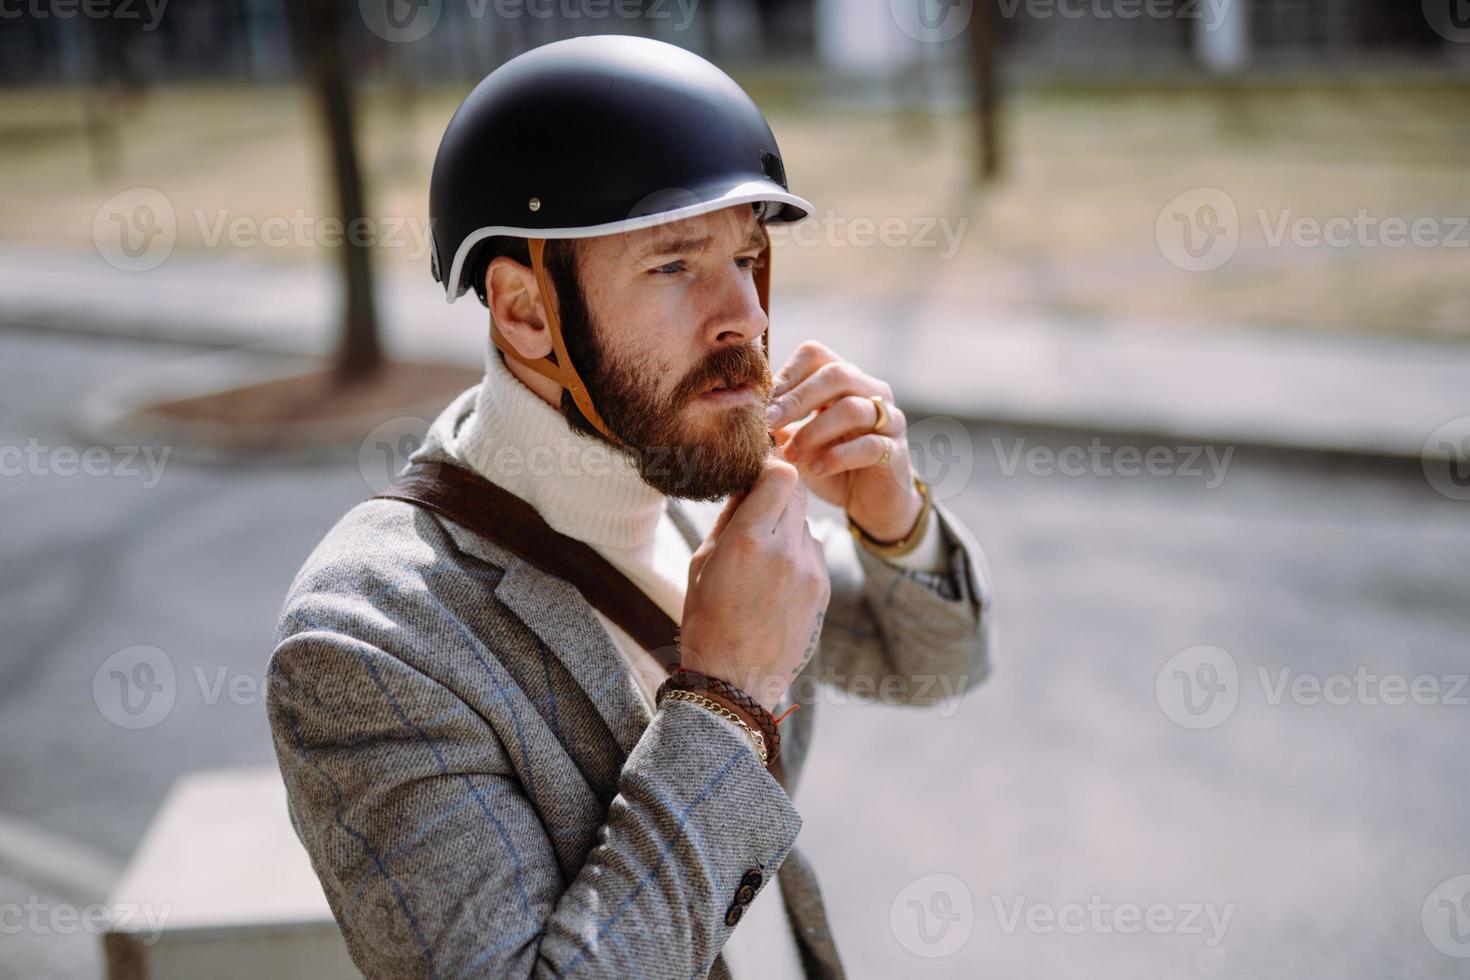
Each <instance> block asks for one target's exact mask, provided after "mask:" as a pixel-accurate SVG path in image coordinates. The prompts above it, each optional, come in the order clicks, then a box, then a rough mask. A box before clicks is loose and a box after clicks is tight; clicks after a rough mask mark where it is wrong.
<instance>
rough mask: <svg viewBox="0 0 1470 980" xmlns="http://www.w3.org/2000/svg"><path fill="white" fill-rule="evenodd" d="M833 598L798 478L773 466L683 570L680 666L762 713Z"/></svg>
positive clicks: (731, 505) (802, 662)
mask: <svg viewBox="0 0 1470 980" xmlns="http://www.w3.org/2000/svg"><path fill="white" fill-rule="evenodd" d="M831 597H832V584H831V581H830V580H829V579H828V577H827V558H826V554H825V552H823V551H822V545H821V542H819V541H818V540H817V539H816V538H815V537H813V536H812V532H811V528H810V527H809V526H808V525H807V521H806V489H805V488H804V487H802V486H801V484H800V482H799V481H798V480H797V475H796V469H795V468H794V467H793V466H791V465H790V464H788V463H783V462H782V461H781V460H779V459H776V458H774V457H769V458H767V459H766V463H765V470H764V471H763V472H762V473H761V475H760V477H759V478H758V479H757V480H756V481H755V485H754V486H753V487H751V489H750V491H749V492H748V493H745V494H734V495H732V496H731V497H730V499H729V500H727V501H726V502H725V509H724V510H723V511H722V512H721V513H720V516H719V519H718V520H717V521H716V522H715V526H714V528H713V529H712V530H711V531H710V533H709V535H708V537H706V538H705V539H704V541H703V542H701V544H700V545H699V547H698V548H696V549H695V551H694V555H693V557H692V558H691V559H690V561H689V589H688V592H687V593H686V594H685V597H684V615H683V618H682V620H681V623H680V630H679V646H680V662H681V663H682V665H683V666H685V667H687V668H689V669H690V670H695V671H698V672H699V673H701V674H708V675H710V676H711V677H718V678H720V679H721V680H725V681H728V682H729V683H731V684H734V685H735V686H736V687H738V688H740V689H741V690H743V691H745V692H746V693H748V694H750V695H751V696H752V697H754V698H755V699H756V700H757V701H759V702H760V703H761V704H762V705H764V706H765V708H766V709H767V710H768V711H770V710H774V709H775V707H776V705H777V704H778V703H780V701H781V698H782V696H783V695H784V694H785V693H786V689H787V688H789V687H790V686H791V682H792V681H793V680H794V679H795V678H796V675H797V674H799V673H801V671H802V669H803V668H804V667H805V666H806V664H807V663H808V662H809V661H810V660H811V658H812V655H813V653H814V652H815V650H816V646H817V637H818V636H819V635H820V633H821V629H822V615H823V613H824V612H825V610H826V608H827V602H828V600H830V599H831Z"/></svg>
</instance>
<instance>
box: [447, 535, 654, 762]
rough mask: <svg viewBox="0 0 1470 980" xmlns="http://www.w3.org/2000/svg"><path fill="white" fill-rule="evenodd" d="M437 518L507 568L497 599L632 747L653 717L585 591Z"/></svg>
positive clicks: (462, 542) (462, 543) (625, 748)
mask: <svg viewBox="0 0 1470 980" xmlns="http://www.w3.org/2000/svg"><path fill="white" fill-rule="evenodd" d="M435 519H436V520H439V522H440V524H441V525H443V527H444V528H445V530H446V531H447V532H448V533H449V535H450V537H452V538H453V539H454V542H455V544H456V545H457V546H458V547H459V548H460V550H461V551H463V552H465V553H466V554H469V555H473V556H474V557H476V558H480V559H482V560H484V561H488V562H490V563H491V564H494V565H498V566H500V567H502V568H504V569H505V574H504V575H502V576H501V578H500V582H499V583H498V584H497V585H496V586H495V598H496V599H498V600H499V601H500V602H501V604H502V605H504V606H505V608H506V609H508V610H510V611H511V612H512V613H514V614H515V615H516V616H517V618H519V619H520V620H521V622H523V623H525V624H526V626H527V627H528V628H529V629H530V630H531V631H532V632H533V633H535V634H536V636H537V637H538V638H539V639H540V640H541V642H542V643H545V644H546V647H547V649H549V650H550V651H551V654H552V656H554V657H556V658H557V659H558V660H560V661H561V663H562V664H563V665H564V666H565V667H566V669H567V672H568V673H570V674H571V675H572V677H573V678H574V679H575V680H576V682H577V684H578V686H580V687H581V688H582V690H583V691H584V692H585V693H586V695H587V697H588V699H589V700H590V701H591V702H592V704H593V706H594V707H595V708H596V709H597V713H598V714H599V715H601V716H602V720H603V722H604V723H605V724H606V725H607V729H608V731H610V732H611V733H612V736H613V738H614V740H616V741H617V743H618V747H619V748H620V749H621V750H622V752H623V754H625V755H626V754H627V753H629V752H631V751H632V750H633V746H634V745H636V744H638V739H640V738H641V737H642V736H643V730H644V729H645V728H646V727H648V723H649V722H651V721H652V720H653V716H652V715H651V714H649V711H648V707H647V706H646V705H645V704H644V702H643V697H642V695H641V694H640V693H639V692H638V687H637V682H636V681H634V679H633V674H632V672H631V671H630V670H629V669H628V666H627V664H626V663H625V662H624V660H623V656H622V653H621V652H620V651H619V650H618V648H617V645H616V644H615V643H613V640H612V637H611V636H610V635H608V632H607V630H606V629H605V628H604V627H603V625H602V623H601V621H599V620H598V619H597V616H596V614H595V613H594V612H593V610H592V606H591V605H590V604H589V603H588V602H587V600H586V599H584V598H583V597H582V594H581V593H580V592H578V591H577V590H576V589H574V588H572V586H570V585H568V584H567V583H566V582H564V581H563V580H561V579H559V578H556V577H555V576H553V575H549V574H547V573H546V572H544V571H542V570H541V569H539V568H537V567H536V566H535V565H532V564H531V563H529V562H527V561H525V560H523V559H522V558H520V557H519V556H518V555H516V554H514V553H513V552H511V551H508V550H507V549H505V548H503V547H501V546H500V545H498V544H496V543H495V542H493V541H489V540H487V539H485V538H482V537H480V536H479V535H478V534H475V533H473V532H471V531H469V530H467V529H465V528H463V527H461V526H460V525H458V524H455V523H454V522H452V521H447V520H442V519H439V518H438V517H437V515H436V518H435Z"/></svg>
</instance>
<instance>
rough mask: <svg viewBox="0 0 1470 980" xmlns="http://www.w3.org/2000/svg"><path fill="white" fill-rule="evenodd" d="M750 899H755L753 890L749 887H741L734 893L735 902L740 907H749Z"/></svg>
mask: <svg viewBox="0 0 1470 980" xmlns="http://www.w3.org/2000/svg"><path fill="white" fill-rule="evenodd" d="M752 898H755V889H754V888H752V887H750V886H749V885H741V886H740V887H739V888H738V889H737V890H736V892H735V901H737V902H739V903H740V904H741V905H749V904H750V900H751V899H752Z"/></svg>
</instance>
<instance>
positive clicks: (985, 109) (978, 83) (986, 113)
mask: <svg viewBox="0 0 1470 980" xmlns="http://www.w3.org/2000/svg"><path fill="white" fill-rule="evenodd" d="M993 3H994V0H976V3H975V7H974V14H973V18H972V20H971V21H970V27H969V30H968V31H967V33H968V34H969V37H970V77H971V83H972V84H973V85H974V87H975V136H976V141H977V142H976V145H975V179H976V182H977V183H986V182H989V181H992V180H995V179H996V178H997V177H998V176H1000V167H1001V150H1000V119H999V115H1000V95H999V92H998V90H997V89H998V86H999V84H1000V82H999V71H998V69H997V64H996V63H997V61H998V57H997V53H996V48H997V44H996V36H995V35H996V24H995V21H996V17H995V10H994V7H993Z"/></svg>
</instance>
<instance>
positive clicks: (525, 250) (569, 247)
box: [460, 235, 577, 309]
mask: <svg viewBox="0 0 1470 980" xmlns="http://www.w3.org/2000/svg"><path fill="white" fill-rule="evenodd" d="M575 244H576V243H575V242H573V241H571V240H570V239H566V238H552V239H550V240H548V241H547V243H546V251H545V252H543V253H542V257H543V258H544V259H545V260H546V271H547V274H548V275H550V276H551V278H552V285H553V286H555V287H556V289H557V293H558V294H560V293H561V288H562V284H561V283H560V282H558V281H557V277H556V274H555V273H556V271H557V267H558V266H559V265H560V266H566V267H567V268H568V269H569V270H570V271H571V272H572V273H573V277H572V280H571V281H572V283H573V284H575V283H576V278H575V271H576V264H577V256H576V248H575V247H574V246H575ZM502 255H504V256H507V257H508V258H512V259H515V260H516V261H517V262H519V263H520V264H521V265H524V266H526V267H528V268H529V267H530V265H531V244H530V242H528V241H527V240H526V239H524V238H514V237H511V236H509V235H493V236H491V237H490V238H487V239H485V240H484V241H482V242H476V243H475V245H474V247H472V248H471V249H470V254H469V255H467V256H466V257H465V262H464V272H463V273H461V275H460V284H461V285H468V286H472V287H474V290H475V295H476V296H478V297H479V298H480V305H481V306H483V307H485V308H486V309H489V308H490V298H489V296H488V295H486V292H485V271H486V270H487V269H489V268H490V263H491V262H493V261H495V260H496V259H497V258H499V257H500V256H502Z"/></svg>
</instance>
